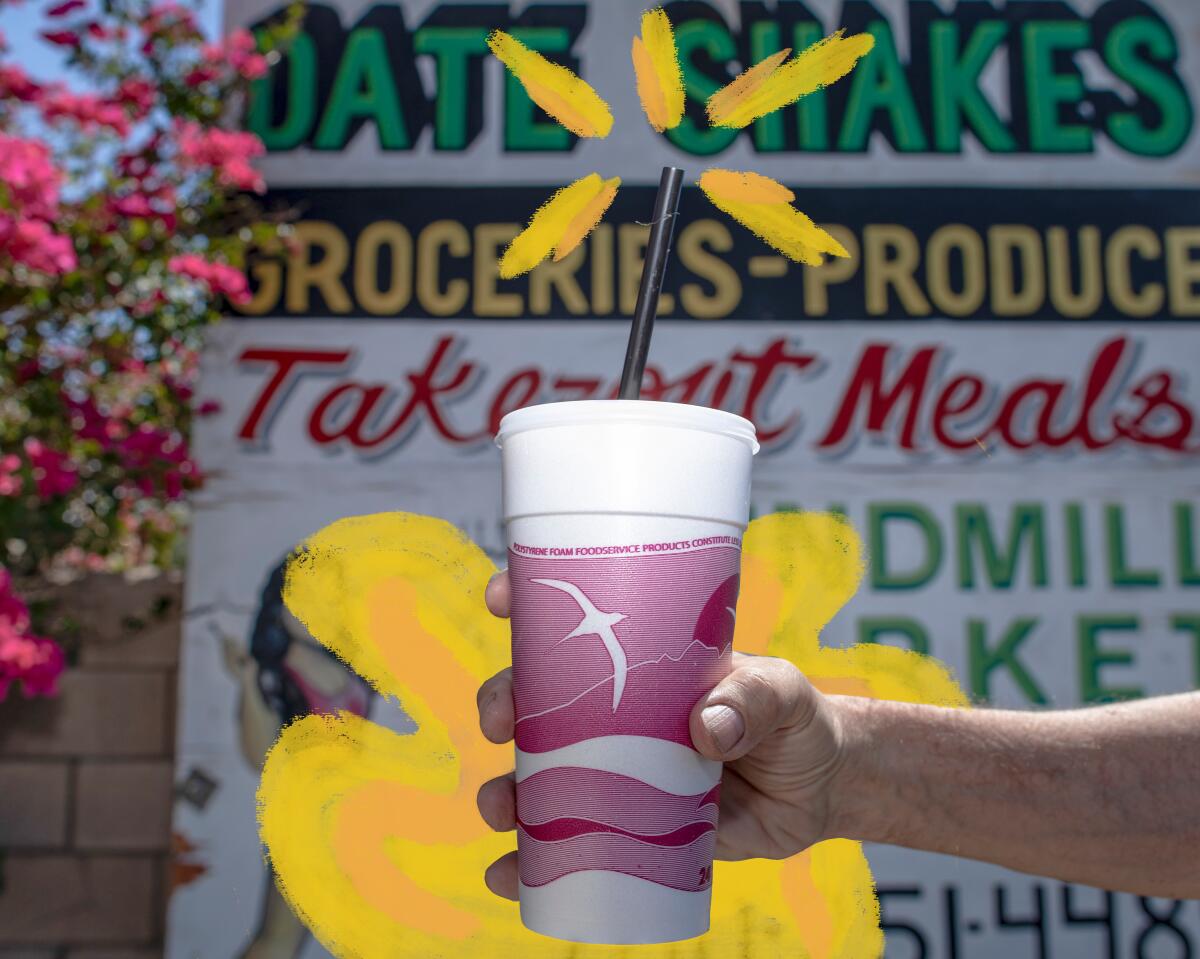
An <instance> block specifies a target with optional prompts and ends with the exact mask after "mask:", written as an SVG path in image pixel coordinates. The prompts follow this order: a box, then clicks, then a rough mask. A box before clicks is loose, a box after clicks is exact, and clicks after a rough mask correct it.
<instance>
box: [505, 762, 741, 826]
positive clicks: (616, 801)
mask: <svg viewBox="0 0 1200 959" xmlns="http://www.w3.org/2000/svg"><path fill="white" fill-rule="evenodd" d="M720 793H721V784H720V783H719V782H718V783H717V785H715V786H713V788H712V789H710V790H708V792H706V793H702V794H700V795H693V796H678V795H674V794H672V793H669V792H666V791H664V790H662V789H655V788H654V787H653V786H649V785H647V784H646V783H644V782H642V781H641V780H639V779H634V778H633V777H631V776H622V775H620V774H618V773H609V772H604V771H602V770H599V769H582V768H571V767H562V766H560V767H556V768H554V769H545V770H543V771H541V772H539V773H535V774H534V775H532V776H530V777H529V778H528V779H525V780H522V781H521V782H520V783H519V784H518V785H517V816H518V817H519V819H520V820H521V822H522V823H524V824H526V830H527V831H528V832H530V833H531V834H533V835H537V836H538V838H543V837H542V836H540V835H538V834H537V833H536V832H534V830H533V829H532V828H530V827H531V826H534V825H539V824H542V823H549V822H551V821H554V820H558V821H562V820H563V819H567V818H576V819H580V820H588V821H591V822H593V823H595V824H596V826H597V828H598V829H599V828H601V827H602V826H610V827H613V828H616V829H620V830H623V831H626V832H629V833H631V834H637V835H643V836H644V835H649V834H653V833H656V832H657V833H664V832H669V831H671V830H673V829H677V828H678V827H679V826H681V825H684V824H686V823H689V822H693V821H703V822H708V823H710V824H713V825H715V824H716V822H717V802H718V798H719V796H720Z"/></svg>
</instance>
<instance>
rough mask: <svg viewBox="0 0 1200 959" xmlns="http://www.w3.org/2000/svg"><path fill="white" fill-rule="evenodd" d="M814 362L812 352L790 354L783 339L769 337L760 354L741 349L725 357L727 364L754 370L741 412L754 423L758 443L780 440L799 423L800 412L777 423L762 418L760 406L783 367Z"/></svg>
mask: <svg viewBox="0 0 1200 959" xmlns="http://www.w3.org/2000/svg"><path fill="white" fill-rule="evenodd" d="M816 361H817V358H816V356H815V355H814V354H812V353H790V352H788V342H787V340H784V339H778V340H773V341H771V343H769V344H768V345H767V348H766V349H765V350H763V351H762V352H761V353H744V352H742V351H741V350H739V351H737V352H736V353H733V354H732V355H731V356H730V357H729V362H730V363H744V364H747V365H748V366H750V368H751V369H752V370H753V371H754V372H753V374H752V375H751V377H750V385H749V386H747V387H746V401H745V403H744V404H743V406H742V410H741V414H742V416H744V417H745V418H746V419H748V420H749V421H750V422H751V423H753V424H754V426H755V429H756V430H757V431H758V439H759V442H760V443H762V444H763V445H764V446H767V445H769V444H771V443H773V442H775V441H776V440H780V439H783V438H784V437H786V436H787V435H788V434H790V433H792V432H793V431H794V430H795V429H796V427H797V426H799V424H800V414H799V413H793V414H792V415H791V416H789V417H788V418H787V419H786V420H784V421H783V422H782V423H780V424H778V425H774V426H772V425H769V424H767V423H766V422H765V421H764V420H765V417H766V415H767V414H766V410H765V409H762V408H760V404H761V403H765V401H766V398H767V397H768V396H769V395H770V393H771V391H772V390H773V388H774V387H775V385H776V384H777V383H778V382H779V377H781V376H782V375H783V374H784V373H785V372H786V371H787V370H789V369H791V370H804V369H807V368H808V367H809V366H811V365H812V364H813V363H815V362H816Z"/></svg>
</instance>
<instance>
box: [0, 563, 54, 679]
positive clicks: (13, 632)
mask: <svg viewBox="0 0 1200 959" xmlns="http://www.w3.org/2000/svg"><path fill="white" fill-rule="evenodd" d="M65 666H66V657H65V656H64V655H63V651H62V649H61V648H60V647H59V645H58V644H57V643H55V642H54V641H53V640H52V639H47V638H46V637H44V636H34V635H32V634H30V633H29V607H28V606H26V605H25V603H24V602H23V601H22V600H21V597H19V596H18V595H17V594H16V593H15V592H13V589H12V577H11V576H10V575H9V572H8V570H7V569H5V568H4V567H3V566H0V699H3V698H4V697H5V696H6V695H7V693H8V687H9V686H10V685H11V684H12V683H13V682H20V683H21V685H22V687H23V692H24V693H25V695H26V696H30V697H32V696H51V695H53V694H54V691H55V685H56V684H57V682H58V677H59V676H60V675H61V674H62V671H63V668H64V667H65Z"/></svg>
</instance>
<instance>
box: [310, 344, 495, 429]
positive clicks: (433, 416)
mask: <svg viewBox="0 0 1200 959" xmlns="http://www.w3.org/2000/svg"><path fill="white" fill-rule="evenodd" d="M454 346H455V338H454V337H453V336H443V337H441V338H440V339H439V340H438V341H437V344H436V345H435V347H434V350H433V354H432V355H431V356H430V358H429V360H428V362H427V363H426V364H425V368H424V369H423V370H421V371H420V372H419V373H406V374H405V375H404V378H405V379H406V380H408V383H409V386H410V387H411V389H410V392H409V395H408V400H407V401H406V402H405V404H404V406H403V408H402V409H401V410H400V412H399V413H397V414H396V417H395V418H394V419H393V420H392V422H391V423H389V424H388V425H387V426H386V427H385V428H384V429H383V430H381V431H380V432H379V433H377V434H376V435H375V436H369V437H368V436H364V435H362V434H361V432H359V429H360V428H361V427H362V426H363V425H364V424H365V423H366V421H367V419H369V418H370V414H371V412H372V410H373V408H374V406H375V404H376V403H377V402H378V400H379V397H378V396H377V395H374V394H372V393H371V392H370V390H367V389H365V388H363V387H358V389H359V390H360V391H361V393H362V396H363V399H362V401H361V403H360V406H359V409H358V411H357V412H356V413H355V415H354V416H353V417H352V418H351V420H350V422H349V423H348V424H347V425H346V426H345V427H343V428H341V429H338V430H336V431H329V430H328V429H327V428H326V427H325V424H324V422H323V420H324V417H325V414H326V413H327V412H328V410H329V409H330V407H331V406H332V405H333V403H334V402H335V401H336V400H337V399H338V398H339V397H338V396H330V395H327V396H325V397H322V399H321V400H320V402H318V403H317V405H316V406H315V407H314V408H313V411H312V413H311V414H310V416H309V420H308V432H309V435H310V436H311V437H312V438H313V440H314V441H315V442H317V443H319V444H322V445H324V444H326V443H328V442H331V441H333V440H337V439H342V438H344V439H346V440H348V441H349V442H350V444H351V445H352V446H355V447H357V448H359V449H375V448H376V447H378V446H381V445H383V444H384V443H387V442H388V441H390V440H393V438H395V437H399V436H403V435H404V433H403V432H402V431H403V430H405V428H406V427H409V426H412V427H413V428H415V427H416V425H417V424H418V423H419V421H420V419H421V417H422V415H423V416H424V418H425V419H427V420H428V421H429V424H430V425H431V426H432V427H433V429H434V430H435V431H436V432H437V433H438V435H440V436H441V437H442V438H443V439H445V440H449V441H450V442H451V443H460V444H466V443H475V442H478V441H479V440H481V439H483V438H485V437H486V436H487V431H486V430H480V431H479V432H477V433H470V434H464V433H459V432H458V431H457V430H455V429H454V428H453V427H452V426H451V425H450V422H449V420H448V417H447V413H446V411H445V409H443V405H442V404H443V403H444V402H445V401H447V400H449V399H451V398H453V396H454V395H455V394H456V393H459V392H461V391H462V390H463V389H464V388H465V387H466V385H467V383H468V381H469V380H470V378H471V376H472V374H473V373H474V372H475V364H474V363H469V362H459V363H457V364H456V365H454V366H453V367H452V369H451V371H450V372H449V373H448V374H446V377H447V378H445V379H443V380H441V381H439V376H441V375H442V372H443V371H442V365H443V364H444V363H447V362H448V359H447V357H448V356H449V354H450V352H451V350H452V348H453V347H454ZM355 385H356V386H357V384H355ZM342 389H343V388H342V387H337V388H336V389H335V390H333V391H332V392H333V393H338V392H339V391H341V390H342ZM371 389H375V388H371ZM352 427H353V429H352ZM325 437H329V438H325Z"/></svg>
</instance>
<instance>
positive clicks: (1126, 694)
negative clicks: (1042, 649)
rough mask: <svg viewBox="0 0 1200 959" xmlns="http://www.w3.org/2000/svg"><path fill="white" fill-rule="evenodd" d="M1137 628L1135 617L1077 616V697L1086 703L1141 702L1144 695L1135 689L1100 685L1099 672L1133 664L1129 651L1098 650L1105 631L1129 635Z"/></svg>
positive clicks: (1141, 691)
mask: <svg viewBox="0 0 1200 959" xmlns="http://www.w3.org/2000/svg"><path fill="white" fill-rule="evenodd" d="M1137 628H1138V620H1137V617H1136V616H1080V617H1079V626H1078V629H1079V635H1078V640H1079V695H1080V698H1081V699H1082V700H1083V701H1084V702H1085V703H1110V702H1115V701H1117V700H1122V699H1140V698H1141V697H1143V696H1144V695H1145V692H1144V691H1143V690H1141V689H1139V688H1138V687H1136V686H1102V685H1100V669H1101V668H1102V667H1104V666H1131V665H1133V661H1134V657H1133V651H1132V650H1129V649H1119V650H1118V649H1101V648H1100V633H1101V632H1103V631H1104V630H1122V631H1125V632H1128V631H1130V630H1135V629H1137Z"/></svg>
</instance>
